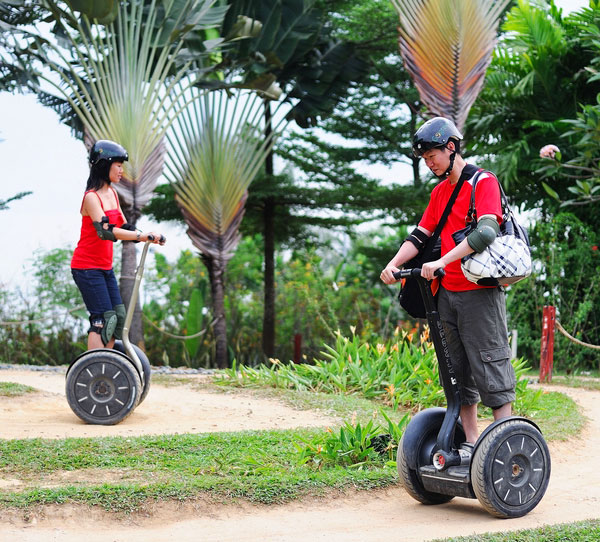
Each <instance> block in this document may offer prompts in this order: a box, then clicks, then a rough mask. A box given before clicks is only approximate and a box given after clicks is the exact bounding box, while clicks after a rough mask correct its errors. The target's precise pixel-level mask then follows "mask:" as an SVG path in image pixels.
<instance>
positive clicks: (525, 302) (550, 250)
mask: <svg viewBox="0 0 600 542" xmlns="http://www.w3.org/2000/svg"><path fill="white" fill-rule="evenodd" d="M531 244H532V255H533V258H534V261H535V266H534V273H533V274H532V276H531V277H530V278H529V279H527V280H526V281H522V282H520V283H518V284H516V285H514V286H512V287H511V288H510V290H509V294H508V302H507V307H508V311H509V314H510V324H509V328H516V329H517V330H518V337H519V352H520V354H521V355H522V356H524V357H525V358H526V359H529V360H530V361H531V362H533V363H534V364H535V365H537V362H538V360H539V356H540V340H541V335H542V329H541V327H542V310H543V307H544V305H553V306H555V307H556V309H557V319H558V320H559V321H560V322H561V324H562V326H563V327H564V328H565V329H566V330H567V331H568V332H569V333H570V334H571V335H573V336H574V337H576V338H577V339H579V340H581V341H583V342H586V343H589V344H595V345H597V344H600V321H599V320H598V315H597V314H596V311H594V307H597V306H598V304H599V303H600V289H599V288H598V287H597V284H596V280H595V278H594V277H596V276H597V274H598V273H599V272H600V251H599V250H598V245H599V244H600V242H599V239H598V234H597V232H596V231H593V230H592V229H591V228H590V227H589V226H586V225H584V224H583V223H582V222H581V221H579V220H578V219H577V218H576V217H575V216H573V215H572V214H569V213H560V214H558V215H556V216H555V217H554V219H553V220H552V221H548V222H546V221H544V220H540V221H539V222H538V223H537V224H536V226H535V227H534V228H533V230H532V231H531ZM554 367H555V368H556V369H557V370H561V371H565V370H568V371H575V370H585V369H593V368H596V367H598V356H597V354H596V351H595V350H593V349H590V348H586V347H584V346H580V345H577V344H575V343H573V342H572V341H570V340H569V339H567V338H566V337H564V336H563V335H562V334H560V333H559V332H558V330H557V331H556V333H555V338H554Z"/></svg>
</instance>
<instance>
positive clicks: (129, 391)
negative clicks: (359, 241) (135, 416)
mask: <svg viewBox="0 0 600 542" xmlns="http://www.w3.org/2000/svg"><path fill="white" fill-rule="evenodd" d="M140 394H141V381H140V377H139V374H138V372H137V370H136V368H135V367H134V366H133V364H132V363H131V361H129V360H128V359H127V358H126V357H125V356H123V355H122V354H119V353H118V352H113V351H111V350H108V349H99V350H90V351H89V352H86V353H85V354H83V355H82V356H80V357H79V359H77V360H76V361H75V362H74V363H73V365H72V366H71V367H70V368H69V371H68V372H67V379H66V395H67V401H68V403H69V406H70V407H71V410H73V412H74V413H75V414H76V415H77V416H78V417H79V418H81V419H82V420H83V421H84V422H86V423H89V424H94V425H115V424H117V423H120V422H122V421H123V420H124V419H125V418H127V417H128V416H129V415H130V414H131V413H132V412H133V411H134V409H135V407H136V406H137V405H138V403H139V399H140Z"/></svg>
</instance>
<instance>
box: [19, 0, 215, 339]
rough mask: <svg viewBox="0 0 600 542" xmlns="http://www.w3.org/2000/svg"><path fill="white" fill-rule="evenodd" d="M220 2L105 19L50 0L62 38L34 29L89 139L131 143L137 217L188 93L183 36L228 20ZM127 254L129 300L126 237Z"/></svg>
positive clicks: (157, 4)
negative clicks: (178, 108)
mask: <svg viewBox="0 0 600 542" xmlns="http://www.w3.org/2000/svg"><path fill="white" fill-rule="evenodd" d="M215 2H216V0H164V1H160V0H151V1H149V2H118V12H117V16H116V17H115V18H114V19H113V20H112V22H110V24H108V25H106V26H104V25H101V24H98V22H97V21H94V22H91V21H90V20H89V19H88V17H87V15H85V14H82V16H81V17H76V16H75V15H74V14H73V13H72V12H65V11H63V10H61V8H60V7H59V3H57V2H54V1H53V0H43V1H42V4H43V5H44V7H46V8H47V9H48V10H49V11H50V12H51V13H53V16H54V17H53V18H54V20H55V22H56V25H57V29H56V30H55V34H56V35H57V36H58V39H57V40H56V41H52V40H48V39H46V38H44V36H43V35H40V34H38V33H35V32H33V33H32V34H31V35H30V39H32V40H33V43H34V45H35V46H34V47H31V48H30V49H31V51H32V52H33V54H37V56H38V58H39V59H40V60H41V61H42V62H43V63H44V68H43V69H41V70H39V73H38V74H37V75H38V77H39V78H40V79H41V80H43V81H46V82H47V83H48V84H49V85H50V86H51V88H53V89H54V90H55V91H56V92H57V93H58V94H60V95H61V96H63V97H64V98H65V99H66V100H67V102H68V103H69V104H70V105H71V107H72V108H73V110H74V111H75V113H76V114H77V116H78V117H79V118H80V119H81V122H82V123H83V126H84V131H85V142H86V144H87V145H88V146H89V145H91V144H92V143H93V142H94V141H95V140H98V139H112V140H115V141H118V142H119V143H121V144H122V145H123V146H124V147H125V148H126V149H127V150H128V152H129V157H130V158H129V161H128V162H126V163H125V176H124V179H123V182H121V183H119V184H118V185H117V186H116V188H117V191H118V192H119V195H120V197H121V200H122V203H123V210H124V212H125V215H126V217H127V220H128V222H131V223H133V224H135V223H136V222H137V219H138V217H139V215H140V213H141V209H142V208H143V207H144V205H145V204H146V203H147V202H148V200H149V199H150V197H151V194H152V191H153V190H154V187H155V185H156V181H157V179H158V177H159V176H160V174H161V172H162V169H163V162H164V155H165V144H164V137H165V133H166V131H167V129H168V127H169V124H170V123H171V122H172V120H173V118H174V117H175V116H176V112H175V111H174V108H175V107H176V105H175V104H176V102H177V96H178V94H182V93H183V92H185V87H183V86H181V85H178V83H179V82H180V81H182V80H183V79H184V77H185V76H186V75H187V73H188V68H189V63H187V64H183V65H181V64H178V62H179V60H180V53H181V52H182V49H183V47H184V41H183V40H184V38H185V35H186V33H187V32H192V31H194V30H197V29H203V28H206V27H207V26H218V25H219V24H220V21H221V20H222V18H223V17H224V15H225V11H226V8H216V9H213V7H212V6H213V4H215ZM48 71H50V73H48ZM189 83H190V84H191V83H192V81H190V82H189ZM122 256H123V257H122V276H121V291H122V293H123V296H124V298H125V299H129V298H130V294H131V291H132V284H133V282H132V280H131V277H132V276H133V275H134V270H135V265H136V254H135V247H134V246H132V245H131V243H126V244H124V245H123V249H122ZM130 331H131V337H132V341H133V342H136V343H139V342H140V341H142V340H143V339H142V327H141V319H140V318H139V311H137V312H136V316H135V317H134V323H133V325H132V327H131V330H130Z"/></svg>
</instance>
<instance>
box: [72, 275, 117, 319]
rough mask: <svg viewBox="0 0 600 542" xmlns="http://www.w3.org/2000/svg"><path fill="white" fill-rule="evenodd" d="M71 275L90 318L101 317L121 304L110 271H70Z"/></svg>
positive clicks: (113, 277)
mask: <svg viewBox="0 0 600 542" xmlns="http://www.w3.org/2000/svg"><path fill="white" fill-rule="evenodd" d="M71 274H72V275H73V280H74V281H75V284H77V287H78V288H79V291H80V292H81V296H82V297H83V302H84V303H85V306H86V307H87V310H88V311H89V313H90V315H91V316H103V315H104V313H105V312H106V311H110V310H114V308H115V306H116V305H119V304H121V303H123V301H122V300H121V294H120V292H119V285H118V284H117V279H116V277H115V273H114V272H113V270H112V269H109V270H104V269H71Z"/></svg>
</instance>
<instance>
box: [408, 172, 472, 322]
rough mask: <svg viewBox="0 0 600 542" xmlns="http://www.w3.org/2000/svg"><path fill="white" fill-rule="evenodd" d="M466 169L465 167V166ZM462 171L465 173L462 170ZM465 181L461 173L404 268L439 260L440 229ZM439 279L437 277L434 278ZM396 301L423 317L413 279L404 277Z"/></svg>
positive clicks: (414, 315)
mask: <svg viewBox="0 0 600 542" xmlns="http://www.w3.org/2000/svg"><path fill="white" fill-rule="evenodd" d="M465 169H466V168H465ZM463 172H464V173H466V172H465V171H464V170H463ZM464 182H465V177H464V176H463V174H461V176H460V179H459V180H458V183H457V184H456V187H455V188H454V191H453V192H452V195H451V196H450V199H449V200H448V203H447V204H446V208H445V209H444V213H443V214H442V217H441V218H440V221H439V222H438V225H437V226H436V228H435V231H434V232H433V234H432V236H431V237H430V238H429V239H428V240H427V242H426V243H425V245H424V246H423V248H422V249H421V251H420V252H419V254H417V255H416V256H415V257H414V258H413V259H412V260H409V261H408V262H406V263H405V264H404V266H403V267H404V268H405V269H412V268H414V267H422V266H423V264H424V263H427V262H433V261H435V260H439V259H440V258H441V257H442V240H441V239H440V234H441V233H442V229H443V228H444V224H445V223H446V220H447V219H448V215H449V214H450V211H451V210H452V206H453V205H454V202H455V201H456V197H457V196H458V193H459V192H460V189H461V188H462V185H463V183H464ZM436 280H439V279H436ZM434 300H435V301H437V292H436V293H435V294H434ZM398 301H399V302H400V306H401V307H402V308H403V309H404V310H405V311H406V312H407V313H408V314H409V315H410V316H412V317H413V318H425V317H426V313H425V304H424V303H423V298H422V296H421V290H419V284H418V283H417V281H416V280H415V279H412V278H407V279H404V281H403V284H402V289H401V290H400V293H399V294H398Z"/></svg>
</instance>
